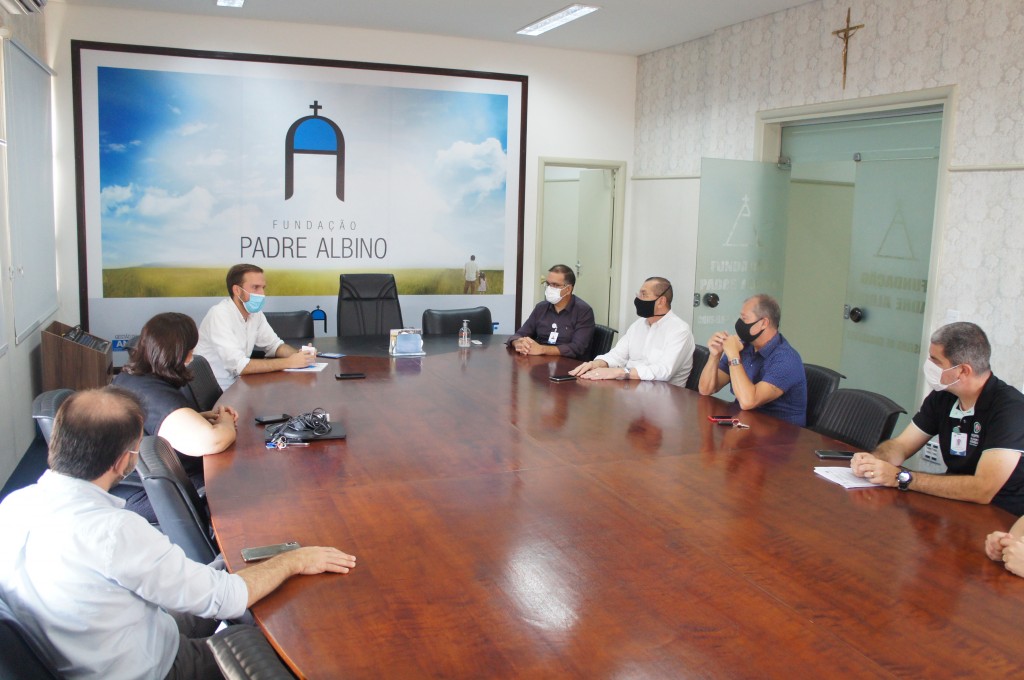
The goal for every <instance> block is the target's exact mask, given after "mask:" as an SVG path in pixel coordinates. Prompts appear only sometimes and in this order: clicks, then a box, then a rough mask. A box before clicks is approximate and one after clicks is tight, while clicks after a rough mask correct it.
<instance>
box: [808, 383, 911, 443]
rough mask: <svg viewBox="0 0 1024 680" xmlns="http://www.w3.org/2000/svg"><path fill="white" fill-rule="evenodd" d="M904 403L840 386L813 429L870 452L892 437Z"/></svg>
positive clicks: (827, 401)
mask: <svg viewBox="0 0 1024 680" xmlns="http://www.w3.org/2000/svg"><path fill="white" fill-rule="evenodd" d="M901 413H906V411H905V410H904V409H903V407H902V406H900V405H899V404H897V403H896V402H894V401H893V400H892V399H890V398H889V397H886V396H883V395H881V394H876V393H874V392H868V391H867V390H852V389H839V390H836V391H835V392H833V393H832V394H830V395H829V396H828V398H827V399H826V400H825V406H824V407H823V408H822V410H821V416H820V417H819V418H818V422H817V423H816V424H815V426H814V427H813V428H811V429H812V430H814V431H815V432H818V433H820V434H823V435H826V436H828V437H832V438H833V439H838V440H840V441H843V442H846V443H847V444H849V445H850V446H853V447H855V448H857V450H859V451H871V450H873V449H874V448H875V447H876V446H878V444H879V442H882V441H885V440H886V439H889V438H890V437H891V436H892V431H893V428H895V427H896V421H897V420H898V419H899V417H900V414H901Z"/></svg>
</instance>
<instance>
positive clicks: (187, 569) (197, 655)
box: [0, 387, 356, 680]
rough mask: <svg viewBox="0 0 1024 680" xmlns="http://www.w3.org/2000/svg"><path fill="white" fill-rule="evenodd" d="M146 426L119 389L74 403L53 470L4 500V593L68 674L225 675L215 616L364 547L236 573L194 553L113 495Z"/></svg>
mask: <svg viewBox="0 0 1024 680" xmlns="http://www.w3.org/2000/svg"><path fill="white" fill-rule="evenodd" d="M142 427H143V411H142V406H141V404H140V403H139V401H138V399H137V398H136V397H135V396H134V395H132V394H131V393H129V392H127V391H125V390H122V389H119V388H116V387H107V388H103V389H99V390H89V391H84V392H77V393H76V394H74V395H72V396H71V397H69V398H68V400H67V401H65V402H64V404H63V405H62V406H61V408H60V410H59V411H58V412H57V417H56V419H55V421H54V425H53V437H52V439H51V445H50V454H49V465H50V469H49V470H47V471H46V472H44V473H43V476H42V477H40V478H39V481H38V482H37V483H36V484H33V485H31V486H29V487H26V488H24V489H21V490H18V491H15V492H14V493H12V494H10V495H9V496H8V497H7V498H6V499H4V501H3V503H0V593H2V595H3V599H4V601H5V602H7V604H8V605H9V606H10V608H11V609H12V610H13V612H14V614H15V616H16V617H17V618H18V620H19V621H20V622H21V623H22V624H23V625H24V626H25V627H26V628H27V629H28V630H29V631H30V632H31V634H32V637H33V638H34V639H35V641H36V643H37V646H38V647H39V648H40V649H41V650H43V653H44V654H45V655H46V657H47V659H48V661H49V662H50V663H51V664H52V665H53V666H54V667H56V668H57V669H58V670H59V671H60V673H61V674H62V675H63V676H65V677H76V678H153V679H154V680H159V679H161V678H165V677H168V678H220V677H221V674H220V671H219V669H218V668H217V665H216V662H215V660H214V658H213V653H212V650H211V649H210V647H209V646H208V645H206V644H205V642H204V640H203V636H208V635H210V634H211V633H212V632H213V630H214V629H215V628H216V625H217V622H216V620H214V619H231V618H237V617H239V616H241V615H242V614H243V613H244V612H245V609H246V608H247V607H249V606H250V605H252V604H253V603H255V602H256V601H258V600H259V599H261V598H262V597H264V596H266V595H267V594H269V593H270V592H272V591H273V590H274V589H275V588H277V587H278V586H279V585H281V584H282V583H283V582H284V581H285V580H287V579H288V578H289V577H291V576H294V575H297V574H320V573H323V572H325V571H331V572H340V573H347V572H348V571H349V569H351V568H353V567H355V564H356V561H355V557H353V556H351V555H346V554H345V553H343V552H341V551H340V550H336V549H335V548H321V547H309V548H299V549H298V550H295V551H292V552H287V553H283V554H281V555H278V556H276V557H273V558H271V559H269V560H267V561H266V562H262V563H260V564H256V565H254V566H251V567H248V568H246V569H243V570H241V571H239V572H238V573H237V574H229V573H228V572H226V571H220V570H217V569H214V568H212V567H208V566H206V565H203V564H199V563H197V562H193V561H192V560H190V559H188V558H187V557H186V556H185V553H184V552H182V550H181V548H179V547H178V546H176V545H173V544H171V542H170V541H169V540H168V539H167V537H166V536H164V535H163V534H162V533H160V531H159V530H157V529H155V528H154V527H152V526H151V525H150V524H149V523H148V522H147V521H146V520H145V519H143V518H142V517H141V516H139V515H137V514H135V513H133V512H130V511H128V510H125V509H124V501H123V500H121V499H119V498H117V497H115V496H111V495H110V494H109V493H108V491H109V490H110V488H111V487H112V486H113V485H114V484H116V483H117V482H119V481H121V480H122V479H124V477H126V476H127V475H128V474H129V473H130V472H131V471H132V470H133V469H134V468H135V465H136V463H137V462H138V455H139V454H138V449H139V443H140V441H141V439H142ZM207 619H208V620H207ZM186 633H187V634H186Z"/></svg>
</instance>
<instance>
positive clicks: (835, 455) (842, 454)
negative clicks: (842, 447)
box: [814, 449, 854, 460]
mask: <svg viewBox="0 0 1024 680" xmlns="http://www.w3.org/2000/svg"><path fill="white" fill-rule="evenodd" d="M853 454H854V452H853V451H827V450H825V449H815V451H814V455H816V456H817V457H818V458H821V459H822V460H850V459H851V458H853Z"/></svg>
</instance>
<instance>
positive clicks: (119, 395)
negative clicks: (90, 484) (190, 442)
mask: <svg viewBox="0 0 1024 680" xmlns="http://www.w3.org/2000/svg"><path fill="white" fill-rule="evenodd" d="M144 418H145V416H144V411H143V409H142V404H141V403H139V400H138V399H137V398H136V397H135V395H133V394H132V393H130V392H127V391H125V390H122V389H120V388H117V387H104V388H102V389H98V390H86V391H84V392H76V393H75V394H73V395H71V396H70V397H68V398H67V400H66V401H65V402H64V403H63V404H62V405H61V407H60V410H59V411H57V417H56V419H55V420H54V422H53V436H52V437H51V440H50V457H49V464H50V468H51V469H52V470H53V471H54V472H59V473H61V474H62V475H67V476H69V477H75V478H77V479H84V480H87V481H92V480H94V479H98V478H99V477H101V476H102V475H103V473H105V472H106V471H107V470H109V469H110V467H111V466H112V465H113V464H114V462H115V461H117V459H118V458H119V457H120V456H121V455H122V454H124V452H125V451H128V450H130V449H133V448H134V447H135V445H136V444H137V443H138V441H139V438H140V437H142V423H143V420H144Z"/></svg>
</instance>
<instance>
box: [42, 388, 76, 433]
mask: <svg viewBox="0 0 1024 680" xmlns="http://www.w3.org/2000/svg"><path fill="white" fill-rule="evenodd" d="M74 393H75V391H74V390H69V389H66V388H61V389H57V390H49V391H47V392H43V393H42V394H40V395H39V396H38V397H36V398H35V399H33V400H32V418H33V419H34V420H35V421H36V425H38V426H39V431H40V432H41V433H42V435H43V439H44V440H46V445H47V446H49V445H50V436H51V435H52V434H53V419H54V418H56V417H57V410H58V409H59V408H60V405H61V404H63V403H64V400H65V399H67V398H68V397H70V396H71V395H72V394H74Z"/></svg>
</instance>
